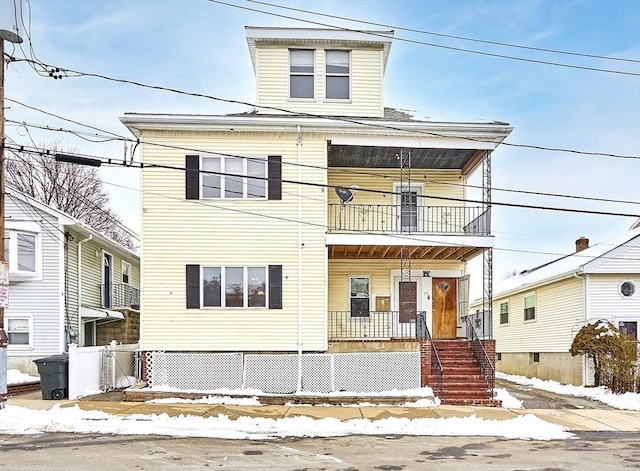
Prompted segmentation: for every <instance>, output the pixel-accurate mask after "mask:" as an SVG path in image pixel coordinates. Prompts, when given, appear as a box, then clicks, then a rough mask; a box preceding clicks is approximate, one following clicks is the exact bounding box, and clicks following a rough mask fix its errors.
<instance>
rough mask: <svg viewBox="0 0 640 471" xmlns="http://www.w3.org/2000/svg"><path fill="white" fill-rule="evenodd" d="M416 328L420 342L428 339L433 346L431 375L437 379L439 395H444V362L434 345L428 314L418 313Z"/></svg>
mask: <svg viewBox="0 0 640 471" xmlns="http://www.w3.org/2000/svg"><path fill="white" fill-rule="evenodd" d="M416 326H417V331H416V337H417V338H418V340H425V339H426V340H428V341H429V345H431V374H433V375H434V376H435V377H436V385H437V386H438V394H442V393H443V391H444V386H443V380H442V375H443V373H444V368H443V367H442V362H441V361H440V356H439V355H438V350H437V349H436V346H435V345H434V344H433V339H432V338H431V334H430V333H429V328H428V327H427V313H426V312H425V311H420V312H418V315H417V321H416Z"/></svg>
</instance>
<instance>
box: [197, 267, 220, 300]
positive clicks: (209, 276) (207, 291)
mask: <svg viewBox="0 0 640 471" xmlns="http://www.w3.org/2000/svg"><path fill="white" fill-rule="evenodd" d="M221 281H222V280H221V270H220V267H204V268H203V269H202V282H203V285H202V290H203V305H204V306H213V307H221V306H222V303H221V287H222V283H221Z"/></svg>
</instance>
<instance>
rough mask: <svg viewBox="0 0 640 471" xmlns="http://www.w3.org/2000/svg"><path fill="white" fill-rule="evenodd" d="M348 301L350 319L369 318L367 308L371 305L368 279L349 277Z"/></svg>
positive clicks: (369, 280) (364, 277)
mask: <svg viewBox="0 0 640 471" xmlns="http://www.w3.org/2000/svg"><path fill="white" fill-rule="evenodd" d="M349 301H350V302H349V305H350V309H351V317H369V306H370V305H371V278H370V277H368V276H352V277H349Z"/></svg>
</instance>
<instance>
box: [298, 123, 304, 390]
mask: <svg viewBox="0 0 640 471" xmlns="http://www.w3.org/2000/svg"><path fill="white" fill-rule="evenodd" d="M296 131H297V133H298V387H297V392H298V393H300V392H301V391H302V246H303V244H302V183H301V182H302V133H301V129H300V126H296Z"/></svg>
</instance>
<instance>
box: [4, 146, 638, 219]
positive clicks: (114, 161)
mask: <svg viewBox="0 0 640 471" xmlns="http://www.w3.org/2000/svg"><path fill="white" fill-rule="evenodd" d="M7 148H8V149H9V150H13V151H15V152H29V153H36V154H40V155H47V156H51V157H53V156H54V154H55V153H54V152H50V151H48V150H47V151H43V150H41V149H27V148H25V147H19V148H13V147H11V146H7ZM74 155H76V156H82V157H87V158H91V159H98V160H100V161H102V163H103V164H105V165H112V166H123V167H132V168H141V169H145V168H148V169H151V168H159V169H165V170H177V171H181V172H186V168H185V167H180V166H175V165H166V164H145V163H143V162H136V163H128V162H127V161H126V160H120V159H114V158H104V157H96V156H89V155H86V154H74ZM239 157H242V156H239ZM242 158H247V157H242ZM198 173H200V174H206V175H218V176H223V177H231V178H234V177H235V178H237V177H239V176H241V177H243V178H251V179H254V180H264V181H267V180H268V179H269V178H268V177H257V176H255V177H254V176H252V177H246V176H244V175H237V174H233V173H227V172H218V171H212V170H202V169H199V170H198ZM281 181H282V183H288V184H294V185H306V186H310V187H316V188H325V189H326V188H332V189H335V188H337V187H338V186H340V185H328V184H324V183H314V182H301V181H296V180H287V179H282V180H281ZM358 191H362V192H368V193H375V194H381V195H391V196H398V195H401V194H402V193H398V192H393V191H385V190H376V189H371V188H358ZM419 196H421V197H423V198H429V199H437V200H443V201H454V202H457V203H476V204H485V202H484V201H482V200H474V199H468V198H455V197H447V196H436V195H419ZM491 205H492V206H505V207H512V208H523V209H540V210H547V211H560V212H569V213H579V214H593V215H600V216H622V217H633V218H637V217H640V214H631V213H617V212H611V211H595V210H589V209H572V208H561V207H551V206H539V205H530V204H518V203H505V202H497V201H492V202H491Z"/></svg>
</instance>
